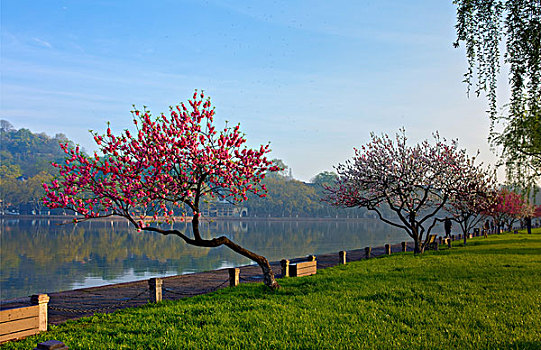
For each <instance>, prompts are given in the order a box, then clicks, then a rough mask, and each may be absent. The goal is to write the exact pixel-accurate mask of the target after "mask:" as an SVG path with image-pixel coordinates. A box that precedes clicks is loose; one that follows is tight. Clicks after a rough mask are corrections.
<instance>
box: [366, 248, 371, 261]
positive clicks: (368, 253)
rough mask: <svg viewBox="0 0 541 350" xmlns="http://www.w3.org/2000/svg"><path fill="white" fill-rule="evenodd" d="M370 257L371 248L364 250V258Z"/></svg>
mask: <svg viewBox="0 0 541 350" xmlns="http://www.w3.org/2000/svg"><path fill="white" fill-rule="evenodd" d="M370 255H372V248H371V247H366V248H364V257H365V258H366V259H370Z"/></svg>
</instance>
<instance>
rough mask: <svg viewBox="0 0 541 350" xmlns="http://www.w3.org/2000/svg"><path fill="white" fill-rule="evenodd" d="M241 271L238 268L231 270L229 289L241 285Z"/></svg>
mask: <svg viewBox="0 0 541 350" xmlns="http://www.w3.org/2000/svg"><path fill="white" fill-rule="evenodd" d="M239 280H240V269H239V268H236V267H231V268H229V287H236V286H238V285H239Z"/></svg>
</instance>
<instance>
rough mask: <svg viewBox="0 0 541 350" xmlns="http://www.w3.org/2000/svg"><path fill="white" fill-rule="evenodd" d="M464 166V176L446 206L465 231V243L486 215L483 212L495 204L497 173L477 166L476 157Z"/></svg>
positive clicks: (456, 184) (459, 180)
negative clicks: (469, 234) (472, 230)
mask: <svg viewBox="0 0 541 350" xmlns="http://www.w3.org/2000/svg"><path fill="white" fill-rule="evenodd" d="M468 162H469V163H470V164H469V165H468V166H465V167H464V168H463V173H462V176H461V177H460V178H459V179H458V180H457V182H456V183H455V186H454V187H455V190H454V191H453V195H452V196H451V198H450V200H449V202H448V204H447V205H446V206H445V209H446V210H447V212H449V213H450V214H451V215H452V217H453V220H454V221H456V222H457V223H458V224H459V226H460V228H461V230H462V233H463V237H464V244H466V243H467V236H468V235H467V234H468V232H470V231H471V229H472V228H473V227H475V226H476V225H478V224H479V222H481V220H483V218H485V217H486V216H485V215H483V213H484V212H485V211H486V210H487V209H488V208H489V207H490V206H492V205H493V203H494V201H495V199H496V193H495V185H496V178H495V173H494V172H491V171H489V170H484V169H483V168H482V167H481V165H479V166H475V164H474V163H475V157H474V158H472V159H471V160H470V161H468Z"/></svg>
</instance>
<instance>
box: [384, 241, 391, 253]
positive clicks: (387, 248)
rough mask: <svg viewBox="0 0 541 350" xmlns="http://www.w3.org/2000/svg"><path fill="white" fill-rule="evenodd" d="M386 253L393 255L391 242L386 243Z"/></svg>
mask: <svg viewBox="0 0 541 350" xmlns="http://www.w3.org/2000/svg"><path fill="white" fill-rule="evenodd" d="M385 254H387V255H391V245H390V244H386V245H385Z"/></svg>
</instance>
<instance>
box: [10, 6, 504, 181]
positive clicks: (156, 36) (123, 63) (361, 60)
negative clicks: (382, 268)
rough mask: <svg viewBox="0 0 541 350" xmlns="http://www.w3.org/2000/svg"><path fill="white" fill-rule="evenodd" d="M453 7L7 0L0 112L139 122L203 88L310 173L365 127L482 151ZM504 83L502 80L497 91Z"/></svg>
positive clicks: (38, 125)
mask: <svg viewBox="0 0 541 350" xmlns="http://www.w3.org/2000/svg"><path fill="white" fill-rule="evenodd" d="M455 10H456V9H455V7H454V5H452V1H451V0H447V1H446V0H438V1H434V0H415V1H413V0H412V1H398V0H396V1H392V0H385V1H383V0H379V1H337V0H333V1H259V2H258V1H239V0H231V1H217V0H216V1H213V0H211V1H195V0H194V1H180V0H179V1H177V0H175V1H173V0H171V1H160V0H156V1H148V0H145V1H99V0H93V1H67V0H66V1H56V0H48V1H35V0H33V1H24V0H2V1H1V16H2V17H1V40H2V41H1V62H0V63H1V74H2V76H1V112H0V113H1V114H0V118H1V119H7V120H8V121H10V122H11V123H12V124H13V125H14V126H15V127H16V128H21V127H24V128H29V129H30V130H32V131H33V132H46V133H47V134H49V135H51V136H53V135H55V134H56V133H60V132H61V133H65V134H66V135H67V136H68V137H69V138H70V139H72V140H74V141H75V142H76V143H79V144H81V145H82V146H83V147H85V148H86V150H87V151H93V150H94V149H95V148H94V144H93V141H92V139H91V137H90V135H89V133H88V130H89V129H92V130H96V131H100V132H101V131H104V130H105V129H106V123H107V121H110V122H111V125H112V128H113V129H116V130H121V129H124V128H126V127H130V126H131V115H130V113H129V111H130V110H131V109H132V104H135V105H136V106H138V107H140V108H141V107H142V106H143V105H146V106H148V107H149V108H150V110H151V111H152V112H153V114H155V115H158V114H159V113H161V112H167V111H168V106H170V105H173V104H176V103H179V102H180V101H185V100H186V99H187V98H189V97H191V95H192V93H193V90H194V89H204V90H205V91H206V94H207V95H208V96H210V97H211V99H212V101H213V104H214V105H215V106H216V112H217V123H218V125H220V126H221V125H223V122H224V121H225V120H228V121H230V122H232V123H237V122H240V124H241V130H243V131H244V132H245V133H246V134H247V138H248V141H249V143H250V144H251V145H259V144H262V143H267V142H268V141H270V142H271V148H272V149H273V152H272V154H271V157H272V158H281V159H283V160H284V162H285V163H286V164H288V165H289V166H290V167H291V168H292V169H293V175H294V177H296V178H299V179H302V180H309V179H310V178H312V177H313V176H314V175H316V174H317V173H319V172H321V171H324V170H332V169H333V165H336V164H338V163H340V162H343V161H345V160H346V159H347V158H349V157H351V156H352V155H353V151H352V148H353V147H357V146H360V145H361V144H363V143H366V142H367V141H368V139H369V135H370V132H372V131H373V132H376V133H378V134H380V133H383V132H385V133H392V134H394V133H396V132H397V131H398V129H399V128H400V127H402V126H404V127H405V128H406V131H407V134H408V136H409V138H410V140H411V141H412V142H417V141H419V140H422V139H426V138H430V137H431V134H432V132H434V131H435V130H438V131H439V132H440V134H441V135H442V136H444V137H446V138H448V139H455V138H458V139H459V143H460V146H461V147H463V148H466V149H468V151H469V153H470V154H474V153H475V152H476V151H477V150H480V152H481V156H480V158H481V159H482V160H484V162H485V163H494V162H495V161H496V157H495V156H494V155H493V154H492V152H491V151H490V150H489V146H488V143H487V141H486V140H487V136H488V132H489V121H488V117H487V115H486V113H485V112H484V111H485V110H486V109H487V105H486V101H485V99H484V98H480V99H477V98H475V97H473V96H472V97H470V98H469V99H468V97H467V95H466V86H465V85H464V83H462V75H463V73H464V72H465V71H466V59H465V55H464V49H463V48H459V49H454V48H453V47H452V43H453V41H454V40H455V31H454V24H455ZM504 90H505V89H504Z"/></svg>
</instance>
